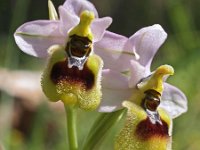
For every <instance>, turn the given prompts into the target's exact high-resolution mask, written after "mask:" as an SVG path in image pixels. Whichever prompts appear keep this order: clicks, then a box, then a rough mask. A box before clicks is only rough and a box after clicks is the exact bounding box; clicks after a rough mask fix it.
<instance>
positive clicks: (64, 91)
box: [14, 0, 112, 110]
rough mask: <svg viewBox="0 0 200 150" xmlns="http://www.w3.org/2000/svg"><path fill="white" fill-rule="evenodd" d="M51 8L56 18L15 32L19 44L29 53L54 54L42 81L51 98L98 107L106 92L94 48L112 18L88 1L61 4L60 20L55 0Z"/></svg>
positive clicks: (34, 54)
mask: <svg viewBox="0 0 200 150" xmlns="http://www.w3.org/2000/svg"><path fill="white" fill-rule="evenodd" d="M49 10H50V11H49V14H50V19H52V20H38V21H32V22H28V23H25V24H23V25H22V26H20V27H19V28H18V29H17V30H16V32H15V34H14V36H15V40H16V43H17V44H18V46H19V47H20V49H21V50H22V51H24V52H25V53H27V54H30V55H33V56H36V57H47V56H48V55H49V56H50V58H49V63H48V65H47V68H46V69H45V71H44V73H43V76H42V81H41V84H42V89H43V91H44V93H45V95H46V96H47V97H48V98H49V99H50V100H51V101H58V100H62V101H63V102H64V103H65V104H77V105H78V106H79V107H80V108H83V109H85V110H92V109H95V108H96V107H97V106H98V105H99V103H100V99H101V95H102V94H101V85H100V79H101V70H102V67H103V61H102V60H101V58H100V57H99V56H97V55H95V54H94V51H93V47H95V43H96V42H98V41H99V40H101V38H102V36H103V34H104V32H105V29H106V28H107V27H108V26H109V25H110V24H111V22H112V19H111V18H110V17H104V18H98V13H97V11H96V9H95V7H94V6H93V4H91V3H90V2H89V1H87V0H67V1H66V2H65V3H64V4H63V5H62V6H60V7H59V16H60V18H59V19H58V16H57V13H56V10H55V8H54V6H53V4H52V2H51V1H49ZM65 59H67V60H65Z"/></svg>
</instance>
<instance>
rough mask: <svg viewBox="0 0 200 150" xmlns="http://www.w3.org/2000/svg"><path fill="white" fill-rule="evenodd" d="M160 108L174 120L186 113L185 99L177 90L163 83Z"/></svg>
mask: <svg viewBox="0 0 200 150" xmlns="http://www.w3.org/2000/svg"><path fill="white" fill-rule="evenodd" d="M160 107H162V108H163V109H165V110H166V111H167V112H168V113H169V114H170V115H171V117H172V118H176V117H178V116H179V115H181V114H182V113H184V112H186V111H187V98H186V96H185V95H184V94H183V92H182V91H180V90H179V89H178V88H176V87H174V86H172V85H170V84H167V83H165V84H164V92H163V95H162V98H161V105H160Z"/></svg>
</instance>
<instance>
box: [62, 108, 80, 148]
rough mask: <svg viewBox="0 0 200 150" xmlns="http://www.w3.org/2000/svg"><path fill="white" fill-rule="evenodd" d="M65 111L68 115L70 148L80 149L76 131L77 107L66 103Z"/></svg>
mask: <svg viewBox="0 0 200 150" xmlns="http://www.w3.org/2000/svg"><path fill="white" fill-rule="evenodd" d="M65 112H66V117H67V131H68V139H69V149H70V150H78V138H77V131H76V108H75V107H73V106H66V105H65Z"/></svg>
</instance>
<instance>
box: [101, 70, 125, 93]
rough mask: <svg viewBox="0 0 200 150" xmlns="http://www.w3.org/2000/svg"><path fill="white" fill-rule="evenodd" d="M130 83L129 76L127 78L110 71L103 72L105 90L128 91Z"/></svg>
mask: <svg viewBox="0 0 200 150" xmlns="http://www.w3.org/2000/svg"><path fill="white" fill-rule="evenodd" d="M128 82H129V79H128V76H125V75H124V74H122V73H119V72H115V71H112V70H110V69H106V70H103V72H102V86H103V88H112V89H128V88H129V87H128Z"/></svg>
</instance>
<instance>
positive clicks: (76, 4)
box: [63, 0, 98, 18]
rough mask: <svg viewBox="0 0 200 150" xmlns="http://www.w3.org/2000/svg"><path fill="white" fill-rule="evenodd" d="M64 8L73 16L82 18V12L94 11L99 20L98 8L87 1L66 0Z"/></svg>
mask: <svg viewBox="0 0 200 150" xmlns="http://www.w3.org/2000/svg"><path fill="white" fill-rule="evenodd" d="M63 7H64V8H65V9H66V10H67V11H68V12H69V13H70V14H71V15H75V16H78V17H79V16H80V14H81V12H82V11H84V10H89V11H93V12H94V14H95V17H96V18H98V13H97V10H96V8H95V7H94V5H93V4H92V3H90V2H89V1H87V0H66V2H65V3H64V5H63Z"/></svg>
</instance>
